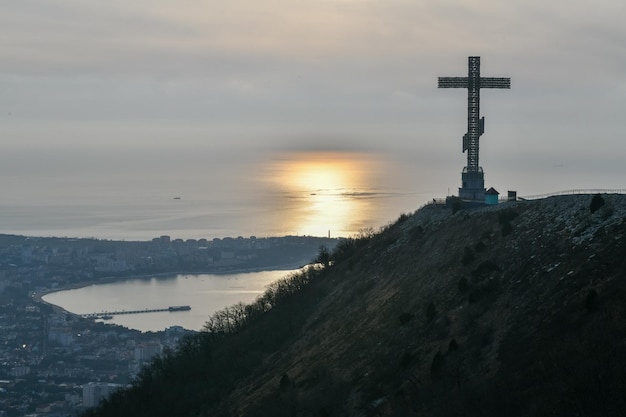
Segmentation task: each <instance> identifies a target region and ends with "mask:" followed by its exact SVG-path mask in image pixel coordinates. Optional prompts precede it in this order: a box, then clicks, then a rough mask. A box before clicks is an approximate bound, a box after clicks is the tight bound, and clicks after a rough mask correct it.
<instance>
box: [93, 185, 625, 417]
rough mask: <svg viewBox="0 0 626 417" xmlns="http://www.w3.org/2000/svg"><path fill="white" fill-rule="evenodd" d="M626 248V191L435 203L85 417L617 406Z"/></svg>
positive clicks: (478, 412)
mask: <svg viewBox="0 0 626 417" xmlns="http://www.w3.org/2000/svg"><path fill="white" fill-rule="evenodd" d="M592 200H593V204H592ZM600 200H602V201H600ZM602 202H603V203H604V204H601V203H602ZM624 255H626V196H623V195H603V196H602V198H600V199H598V197H596V198H595V199H594V198H592V196H588V195H587V196H580V195H579V196H561V197H553V198H548V199H544V200H539V201H530V202H517V203H507V204H502V205H499V206H496V207H489V208H483V209H479V210H472V211H463V210H461V211H458V212H456V213H452V211H450V210H447V209H443V208H439V207H436V206H428V207H425V208H423V209H421V210H419V211H418V212H416V213H415V214H414V215H411V216H404V215H403V216H401V218H400V219H399V220H398V221H397V222H396V223H395V224H393V225H390V226H388V227H387V228H385V230H383V231H382V232H381V233H379V234H375V235H371V236H361V237H359V238H355V239H350V240H346V241H345V242H343V243H342V244H340V245H339V246H338V247H337V248H336V249H335V251H334V252H333V253H332V254H331V256H330V258H331V260H332V261H333V262H331V263H330V264H329V265H328V266H327V267H326V268H323V269H321V270H314V271H313V270H311V271H308V272H306V273H303V276H301V277H291V279H290V280H289V281H288V282H289V284H285V285H283V286H282V287H281V285H277V286H275V287H273V288H271V289H270V290H269V293H270V294H269V295H268V294H266V296H265V298H264V300H265V301H263V302H262V303H258V305H259V306H261V305H262V307H259V309H262V310H263V313H262V314H256V313H254V312H255V311H257V310H254V309H252V310H246V309H245V308H242V309H241V310H240V311H241V313H242V314H241V317H243V318H241V319H240V320H239V321H236V322H237V323H239V324H238V325H237V326H233V327H232V328H231V327H229V328H228V329H225V328H224V327H223V326H222V327H212V328H213V329H214V330H215V329H222V330H224V331H219V332H217V331H214V332H213V333H211V334H208V333H207V334H204V335H202V336H200V337H199V338H198V339H196V340H194V341H193V342H191V341H188V342H187V344H186V345H183V346H181V349H180V352H179V353H177V354H172V355H170V356H169V357H167V358H165V359H163V360H160V361H157V363H155V364H154V365H153V367H152V368H151V369H150V370H146V371H145V372H144V373H143V374H142V375H141V377H140V378H139V379H138V381H137V382H136V383H135V385H134V387H133V388H132V389H131V390H129V391H127V392H124V393H120V394H118V395H116V396H114V397H113V398H112V399H111V400H110V401H108V402H107V403H106V404H105V405H104V406H103V407H101V408H100V409H98V410H95V411H93V412H91V413H89V415H103V416H104V415H118V416H119V415H153V416H154V415H189V416H195V415H207V416H209V415H210V416H215V415H224V416H269V415H272V416H281V415H284V416H345V415H349V416H370V415H371V416H418V415H419V416H456V415H463V416H483V415H484V416H493V415H499V416H530V415H566V414H569V415H581V416H582V415H598V416H600V415H623V412H624V411H623V410H625V409H626V401H625V400H624V398H625V396H624V394H625V393H626V302H625V300H626V263H625V258H624ZM287 287H288V288H289V290H288V291H287V290H284V289H285V288H287ZM281 288H282V289H283V290H284V291H283V290H281ZM293 288H295V290H294V289H293ZM281 291H282V292H281ZM277 294H278V295H280V296H278V295H277ZM268 300H271V302H270V301H268ZM234 312H235V310H233V311H231V312H230V313H229V312H226V313H227V314H225V316H228V317H230V316H233V315H234ZM231 313H233V314H231ZM253 313H254V314H253ZM217 319H219V317H217V318H215V317H214V318H212V323H214V324H215V323H216V321H215V320H217ZM218 321H220V320H218ZM220 322H221V321H220ZM176 387H178V388H176ZM183 393H184V395H183ZM174 402H176V404H173V403H174Z"/></svg>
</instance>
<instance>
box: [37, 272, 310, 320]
mask: <svg viewBox="0 0 626 417" xmlns="http://www.w3.org/2000/svg"><path fill="white" fill-rule="evenodd" d="M306 266H307V265H306V264H305V265H300V266H296V265H295V264H285V265H275V266H271V267H257V268H235V269H230V270H226V271H225V270H221V271H211V272H197V271H194V272H173V271H172V272H157V273H154V274H141V275H129V276H108V277H102V278H100V279H98V280H93V279H91V280H86V281H81V282H76V283H73V284H69V285H64V286H62V287H58V288H50V289H46V290H41V291H37V290H32V291H31V298H32V299H33V301H35V302H37V303H42V304H45V305H48V306H50V307H52V308H53V309H55V310H57V311H58V312H62V313H65V314H71V315H74V316H79V317H82V316H81V315H80V314H77V313H72V312H71V311H67V310H66V309H64V308H63V307H60V306H58V305H56V304H52V303H49V302H47V301H46V300H44V299H43V297H45V296H46V295H48V294H53V293H57V292H62V291H69V290H78V289H81V288H85V287H89V286H91V285H105V284H112V283H117V282H122V281H130V280H136V279H137V280H141V279H152V278H165V277H176V276H178V275H229V274H245V273H254V272H264V271H285V272H286V271H292V270H298V269H302V268H305V267H306Z"/></svg>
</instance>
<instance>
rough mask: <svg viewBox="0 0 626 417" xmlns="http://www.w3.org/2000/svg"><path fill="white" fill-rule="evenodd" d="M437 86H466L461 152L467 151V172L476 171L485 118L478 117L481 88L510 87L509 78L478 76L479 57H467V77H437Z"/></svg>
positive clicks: (477, 169)
mask: <svg viewBox="0 0 626 417" xmlns="http://www.w3.org/2000/svg"><path fill="white" fill-rule="evenodd" d="M439 88H467V133H466V134H465V135H464V136H463V152H465V151H468V152H467V167H466V169H467V172H478V171H479V166H478V138H479V137H480V135H482V134H483V133H484V132H485V118H484V117H483V118H481V117H480V89H481V88H507V89H508V88H511V79H510V78H493V77H481V76H480V57H479V56H470V57H469V58H468V74H467V77H439Z"/></svg>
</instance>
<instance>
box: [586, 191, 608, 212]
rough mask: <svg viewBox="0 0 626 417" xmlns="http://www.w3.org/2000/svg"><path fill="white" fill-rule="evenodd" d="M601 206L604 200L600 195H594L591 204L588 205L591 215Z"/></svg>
mask: <svg viewBox="0 0 626 417" xmlns="http://www.w3.org/2000/svg"><path fill="white" fill-rule="evenodd" d="M603 205H604V198H602V196H601V195H600V194H595V195H594V196H593V197H592V198H591V204H589V210H590V211H591V213H592V214H593V213H595V212H596V211H598V210H599V209H600V207H602V206H603Z"/></svg>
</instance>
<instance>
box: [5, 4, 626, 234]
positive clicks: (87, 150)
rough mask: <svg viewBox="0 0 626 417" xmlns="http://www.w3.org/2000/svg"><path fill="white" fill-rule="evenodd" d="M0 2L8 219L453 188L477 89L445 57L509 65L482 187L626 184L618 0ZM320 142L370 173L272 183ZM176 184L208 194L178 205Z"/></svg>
mask: <svg viewBox="0 0 626 417" xmlns="http://www.w3.org/2000/svg"><path fill="white" fill-rule="evenodd" d="M0 10H2V13H0V23H1V24H2V28H3V29H2V31H3V34H4V38H5V39H6V41H5V43H4V46H5V47H4V48H2V49H0V57H1V58H2V59H0V134H1V135H2V136H1V137H2V140H1V141H0V144H1V145H0V146H1V148H0V149H1V152H0V185H1V186H2V192H3V198H2V200H1V201H2V203H0V233H20V234H28V232H29V231H35V232H38V233H39V232H44V233H45V232H46V231H48V232H50V233H55V234H56V233H63V232H64V231H66V232H67V233H66V234H64V235H67V236H73V234H74V233H87V234H88V233H100V235H96V236H93V237H103V238H108V237H112V236H118V235H119V234H120V233H123V232H124V231H126V232H127V233H128V236H131V235H132V236H139V235H141V236H143V235H144V233H145V234H148V233H151V232H153V231H156V230H158V229H159V228H160V227H163V228H164V229H165V230H163V233H164V234H167V233H168V230H169V231H181V232H184V233H185V234H186V235H187V236H189V237H191V236H192V235H193V234H194V233H193V230H194V229H197V230H198V232H197V233H224V235H234V234H244V235H250V234H259V235H263V234H264V232H268V233H269V232H270V231H278V230H279V229H280V227H279V226H277V225H280V222H284V223H285V224H284V225H283V227H282V230H287V231H290V232H291V233H309V232H310V233H316V234H319V235H325V232H324V230H326V229H329V228H330V229H336V230H337V233H343V234H345V233H352V232H354V229H355V228H358V227H361V226H363V227H378V226H380V225H382V224H385V223H387V222H389V221H392V220H393V219H395V218H396V217H397V216H398V215H399V214H401V213H403V212H412V211H414V210H415V209H417V208H418V207H419V206H420V205H422V204H423V203H424V202H426V201H429V200H432V198H440V197H445V196H446V195H448V194H456V192H457V188H458V187H459V186H460V173H461V171H462V169H463V167H464V165H465V161H466V155H465V154H463V153H462V152H461V138H462V136H463V134H464V133H465V132H466V111H467V102H466V100H467V93H466V91H464V90H440V89H437V77H439V76H465V75H466V74H467V57H468V56H470V55H472V56H481V72H482V75H483V76H486V77H510V78H511V90H483V91H482V93H481V115H482V116H484V117H485V119H486V127H485V134H484V135H483V136H482V137H481V142H480V146H481V147H480V164H481V165H482V166H483V168H484V171H485V181H486V186H487V187H491V186H493V187H494V188H496V189H497V190H498V191H500V192H501V193H506V191H507V190H516V191H518V193H519V194H520V195H536V194H545V193H550V192H557V191H561V190H567V189H623V188H626V186H625V185H624V178H626V164H624V163H623V155H624V154H625V153H626V142H625V141H624V140H623V139H622V136H623V134H624V133H623V132H624V130H625V128H626V122H625V121H624V118H623V115H622V111H621V109H623V108H625V107H626V71H624V69H625V68H626V54H625V53H624V46H623V42H622V40H623V39H625V38H626V27H625V26H624V25H623V22H622V16H624V15H625V14H626V5H625V4H622V3H620V2H617V1H614V0H600V1H598V2H594V3H588V2H582V1H574V2H571V1H568V2H565V1H557V2H551V3H549V4H546V3H545V2H540V1H538V0H531V1H525V2H512V3H511V2H509V3H501V2H495V1H493V0H488V1H481V2H476V1H470V2H461V1H458V0H450V1H443V2H436V3H428V4H427V3H419V2H409V1H405V0H391V1H385V2H382V1H378V0H358V1H357V0H319V1H311V2H307V3H303V2H298V3H295V2H290V1H287V0H270V1H268V2H263V3H259V2H253V1H250V0H234V1H231V2H228V3H223V2H211V1H209V2H206V1H205V2H200V1H196V0H190V1H188V2H185V4H184V5H181V4H175V3H168V2H164V1H160V0H156V1H150V2H147V1H142V0H139V1H134V2H132V3H128V2H124V3H122V2H120V1H112V2H107V3H103V4H95V3H84V2H77V1H74V0H60V1H57V2H54V3H49V2H45V1H41V0H29V1H21V2H11V3H6V4H3V5H2V6H0ZM320 155H326V156H325V157H322V159H323V158H330V160H332V161H334V162H332V164H331V166H333V167H334V168H332V170H336V169H337V167H339V166H341V167H343V168H341V169H343V170H344V171H345V172H348V171H351V170H355V171H358V172H360V175H361V177H363V178H365V180H363V179H359V180H356V179H355V178H352V179H348V178H347V177H345V178H344V177H342V178H339V177H336V176H329V175H327V173H325V172H326V169H327V168H328V167H329V166H324V165H323V164H322V165H317V166H316V168H314V169H317V170H318V177H321V178H327V179H328V180H329V181H331V182H330V183H328V184H326V185H324V184H322V183H319V182H318V183H317V185H315V184H313V183H309V184H306V185H305V184H300V185H299V186H296V185H295V184H293V183H292V184H291V188H290V189H288V190H285V188H284V187H285V186H286V185H285V184H286V182H288V181H287V179H288V178H287V177H288V176H287V177H285V179H284V180H283V181H282V184H279V181H276V180H274V181H273V182H272V180H271V178H274V179H276V177H275V174H276V169H278V168H280V167H282V168H281V169H286V165H285V163H284V162H285V161H287V160H292V162H298V163H299V164H300V165H299V166H301V167H306V166H307V165H306V161H307V160H311V161H315V160H316V158H317V160H319V158H320ZM281 161H282V162H281ZM281 163H282V165H281ZM277 167H278V168H277ZM310 168H311V166H309V168H307V169H310ZM290 169H295V168H294V167H291V168H290ZM272 175H274V177H272ZM332 181H334V182H332ZM346 181H347V183H349V184H352V185H349V187H352V188H350V189H349V190H348V191H343V192H342V191H340V189H341V187H344V186H345V184H344V183H345V182H346ZM298 187H299V188H298ZM316 187H317V188H316ZM316 189H323V190H331V191H329V192H330V195H332V196H333V197H332V199H331V200H332V203H331V202H329V201H330V200H328V199H327V200H322V198H321V197H322V195H323V194H324V193H318V192H317V191H316ZM307 193H308V195H309V197H310V198H308V200H307V199H305V198H304V197H303V196H306V195H307ZM313 194H315V196H316V197H318V198H317V200H316V201H314V200H313V199H312V198H311V197H314V195H313ZM177 196H179V197H181V200H180V201H178V202H179V203H182V204H179V206H184V205H185V204H188V203H189V204H191V202H193V201H196V202H198V204H196V205H195V206H193V207H187V208H186V209H185V210H182V209H181V207H174V208H172V207H170V205H171V204H170V203H173V200H172V199H173V198H174V197H177ZM285 196H288V197H289V198H287V199H286V198H285ZM294 196H296V197H297V198H294ZM372 196H378V197H380V198H375V199H374V198H370V197H372ZM326 197H328V194H327V195H326ZM124 207H125V208H127V209H128V210H127V211H124V210H123V208H124ZM323 207H324V208H323ZM55 208H56V209H58V210H55ZM322 208H323V209H322ZM313 211H315V213H314V212H313ZM246 213H248V215H247V216H246ZM307 216H308V217H307ZM316 216H317V217H316ZM320 216H321V217H320ZM335 216H336V217H338V218H343V219H344V220H342V221H339V220H337V219H335V220H336V221H335V220H332V219H329V218H330V217H335ZM322 219H326V220H328V224H327V225H321V224H318V223H324V222H325V221H326V220H322ZM177 222H178V223H177ZM298 222H300V223H298ZM90 224H91V226H90ZM313 224H316V226H315V227H314V226H312V225H313ZM244 227H245V228H247V229H257V230H249V231H245V232H243V233H241V230H240V229H241V228H244ZM168 228H169V229H168ZM235 232H236V233H235ZM197 233H196V234H197ZM81 237H86V236H81ZM180 237H186V236H180ZM206 237H209V236H206ZM215 237H220V236H215Z"/></svg>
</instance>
